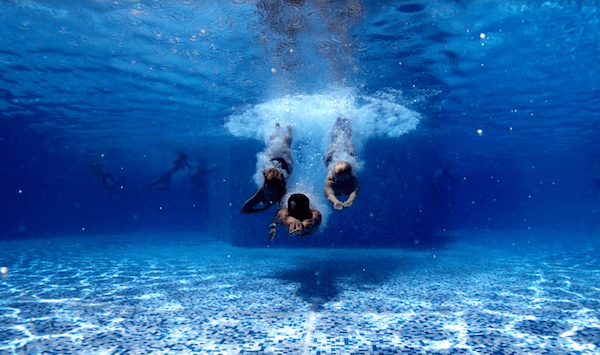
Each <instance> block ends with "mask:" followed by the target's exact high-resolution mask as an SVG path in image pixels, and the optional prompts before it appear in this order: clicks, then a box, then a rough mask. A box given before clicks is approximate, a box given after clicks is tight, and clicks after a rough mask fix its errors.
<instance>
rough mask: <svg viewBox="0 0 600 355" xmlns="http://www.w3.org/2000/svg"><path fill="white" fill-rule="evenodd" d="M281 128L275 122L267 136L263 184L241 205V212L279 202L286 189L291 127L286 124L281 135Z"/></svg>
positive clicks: (264, 207)
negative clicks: (271, 131) (273, 128)
mask: <svg viewBox="0 0 600 355" xmlns="http://www.w3.org/2000/svg"><path fill="white" fill-rule="evenodd" d="M281 135H282V128H281V126H280V125H279V123H276V124H275V130H274V131H273V133H272V134H271V136H270V138H269V147H268V148H267V151H266V153H265V156H266V158H267V165H268V167H267V168H266V169H265V170H263V172H262V174H263V177H264V180H265V181H264V183H263V186H262V187H261V188H260V189H259V190H258V191H256V193H255V194H254V196H252V197H250V198H249V199H248V200H247V201H246V202H244V205H243V206H242V213H257V212H262V211H266V210H268V209H269V208H271V206H273V205H274V204H277V203H281V198H282V197H283V196H284V195H285V192H286V189H287V178H288V177H289V176H290V175H291V174H292V170H293V168H294V161H293V160H292V150H291V149H290V146H291V145H292V129H291V128H290V127H289V126H288V127H287V131H286V132H285V135H284V136H283V137H282V136H281Z"/></svg>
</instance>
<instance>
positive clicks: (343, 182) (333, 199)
mask: <svg viewBox="0 0 600 355" xmlns="http://www.w3.org/2000/svg"><path fill="white" fill-rule="evenodd" d="M359 189H360V185H359V183H358V177H357V176H356V175H355V174H354V171H353V170H352V166H351V165H350V164H349V163H347V162H337V163H336V164H335V166H334V167H333V169H331V171H330V172H329V174H327V178H325V189H324V192H325V197H326V198H327V201H329V202H330V203H331V204H332V205H333V208H335V209H336V210H342V209H343V208H344V207H350V206H352V204H353V203H354V199H355V198H356V195H357V194H358V191H359ZM342 194H343V195H348V199H347V200H346V201H344V202H342V201H340V200H339V199H338V197H339V196H341V195H342Z"/></svg>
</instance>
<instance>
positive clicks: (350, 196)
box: [343, 175, 360, 207]
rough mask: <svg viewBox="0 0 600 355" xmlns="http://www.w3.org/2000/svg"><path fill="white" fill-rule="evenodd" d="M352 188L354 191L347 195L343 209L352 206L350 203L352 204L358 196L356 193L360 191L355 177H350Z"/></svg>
mask: <svg viewBox="0 0 600 355" xmlns="http://www.w3.org/2000/svg"><path fill="white" fill-rule="evenodd" d="M352 186H353V187H354V191H352V192H351V193H350V195H348V199H347V200H346V201H344V203H343V206H344V207H350V206H352V203H354V199H355V198H356V195H358V191H359V190H360V184H359V182H358V177H356V175H352Z"/></svg>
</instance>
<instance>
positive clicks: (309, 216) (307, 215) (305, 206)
mask: <svg viewBox="0 0 600 355" xmlns="http://www.w3.org/2000/svg"><path fill="white" fill-rule="evenodd" d="M278 225H283V226H286V227H289V230H288V232H289V234H290V235H291V236H295V237H303V236H305V235H309V234H311V233H312V232H314V231H315V230H316V229H317V228H319V226H320V225H321V212H319V211H318V210H316V209H311V208H310V200H309V199H308V197H306V195H304V194H293V195H291V196H290V198H289V199H288V205H287V207H284V208H281V209H280V210H279V211H277V214H276V215H275V219H274V220H273V223H271V226H270V229H269V239H271V241H273V240H274V239H275V235H276V234H277V226H278Z"/></svg>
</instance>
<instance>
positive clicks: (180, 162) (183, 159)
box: [144, 153, 192, 190]
mask: <svg viewBox="0 0 600 355" xmlns="http://www.w3.org/2000/svg"><path fill="white" fill-rule="evenodd" d="M185 168H188V169H191V168H192V167H191V166H190V163H189V162H188V156H187V155H185V154H183V153H180V154H179V157H177V160H175V161H174V162H173V166H171V167H170V168H169V170H167V171H165V173H164V174H162V175H161V176H160V177H159V178H158V179H156V180H154V181H152V182H151V183H149V184H148V185H146V187H144V190H168V189H169V188H170V187H171V179H172V178H173V174H175V173H176V172H178V171H179V170H183V169H185Z"/></svg>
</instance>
